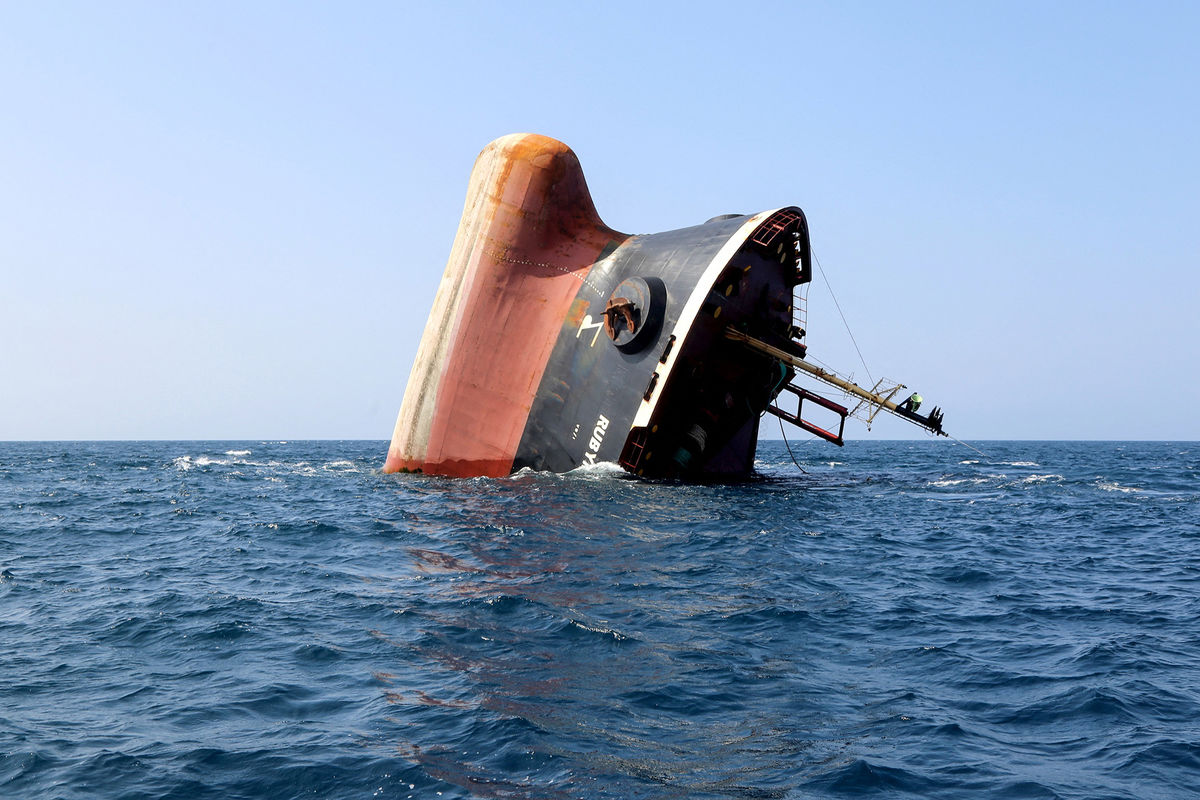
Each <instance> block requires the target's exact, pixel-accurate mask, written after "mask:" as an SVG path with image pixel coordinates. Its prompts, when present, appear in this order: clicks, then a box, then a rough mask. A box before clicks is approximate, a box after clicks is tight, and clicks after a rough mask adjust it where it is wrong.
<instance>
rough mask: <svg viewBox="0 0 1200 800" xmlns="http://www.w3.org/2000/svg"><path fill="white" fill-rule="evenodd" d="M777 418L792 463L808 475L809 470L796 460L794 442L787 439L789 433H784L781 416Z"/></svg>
mask: <svg viewBox="0 0 1200 800" xmlns="http://www.w3.org/2000/svg"><path fill="white" fill-rule="evenodd" d="M775 419H776V421H778V422H779V435H780V436H782V437H783V444H784V446H785V447H787V451H788V455H789V456H791V457H792V463H793V464H795V465H796V469H798V470H800V471H801V472H803V473H804V474H805V475H807V474H808V470H806V469H805V468H804V467H802V466H800V462H799V461H797V460H796V455H795V453H793V452H792V444H791V442H789V441H788V440H787V434H786V433H784V431H783V420H782V419H780V418H779V417H776V418H775Z"/></svg>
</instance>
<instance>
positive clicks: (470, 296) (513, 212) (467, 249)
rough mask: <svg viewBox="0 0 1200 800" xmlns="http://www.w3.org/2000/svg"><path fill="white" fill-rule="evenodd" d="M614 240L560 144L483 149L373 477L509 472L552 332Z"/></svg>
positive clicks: (534, 140)
mask: <svg viewBox="0 0 1200 800" xmlns="http://www.w3.org/2000/svg"><path fill="white" fill-rule="evenodd" d="M625 238H627V237H626V236H625V235H624V234H620V233H617V232H616V231H613V230H611V229H609V228H608V227H607V226H605V225H604V223H603V222H601V220H600V218H599V216H598V215H597V214H596V209H595V206H594V205H593V204H592V199H591V195H590V194H589V192H588V189H587V184H586V182H585V181H584V177H583V171H582V170H581V168H580V166H579V161H578V160H577V159H576V157H575V154H574V153H572V152H571V150H570V149H569V148H567V146H566V145H564V144H562V143H561V142H557V141H555V140H553V139H549V138H547V137H544V136H536V135H531V134H517V135H512V136H506V137H504V138H502V139H499V140H497V141H495V142H493V143H492V144H490V145H489V146H488V147H487V148H486V149H484V151H483V152H482V153H481V154H480V155H479V158H478V159H477V160H476V162H475V167H474V170H473V171H472V174H471V181H470V188H469V190H468V194H467V202H466V206H465V208H464V210H463V217H462V221H461V223H460V225H459V229H458V234H457V237H456V239H455V242H454V247H453V250H452V251H451V256H450V260H449V263H448V264H447V266H446V271H445V274H444V276H443V278H442V282H441V285H440V287H439V289H438V295H437V298H436V300H435V301H434V309H433V312H432V313H431V314H430V318H429V321H428V323H427V326H426V330H425V334H424V336H423V338H422V341H421V345H420V349H419V351H418V354H417V358H416V361H415V363H414V365H413V370H412V374H411V375H410V377H409V383H408V388H407V390H406V392H405V396H404V401H403V403H402V405H401V409H400V415H399V418H398V419H397V423H396V429H395V432H394V434H393V437H392V444H391V447H390V448H389V451H388V457H387V462H386V464H385V466H384V471H385V472H398V471H420V472H431V473H436V474H441V475H453V476H480V475H488V476H500V475H507V474H509V473H510V472H511V471H512V466H513V460H514V458H515V456H516V453H517V446H518V443H519V442H520V439H521V435H522V433H523V431H524V429H525V424H526V421H527V418H528V416H529V410H530V408H531V406H532V404H533V400H534V396H535V393H536V391H537V389H538V386H539V384H540V382H541V380H542V376H543V373H544V371H545V368H546V363H547V361H548V359H549V356H550V351H551V349H552V348H553V346H554V339H555V334H556V332H557V330H558V328H559V326H560V325H561V323H562V320H563V318H564V317H565V316H566V315H567V312H568V311H569V309H570V306H571V302H572V300H573V299H574V297H575V295H576V294H577V292H578V290H579V287H580V284H581V283H582V282H583V281H584V280H585V279H586V276H587V273H588V271H589V270H590V269H591V267H592V265H593V264H594V263H595V262H596V260H597V259H598V258H599V256H600V254H601V253H602V252H603V251H604V250H605V248H610V249H611V248H612V247H615V246H616V245H617V244H619V243H620V242H621V241H622V240H624V239H625Z"/></svg>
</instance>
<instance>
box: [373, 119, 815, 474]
mask: <svg viewBox="0 0 1200 800" xmlns="http://www.w3.org/2000/svg"><path fill="white" fill-rule="evenodd" d="M785 232H786V235H783V236H782V238H783V239H786V240H787V242H788V243H790V245H791V246H792V247H793V249H792V250H788V251H785V250H784V248H783V245H782V244H780V243H779V242H776V241H774V239H775V237H777V236H779V235H780V234H785ZM792 235H794V237H795V238H794V239H792V238H789V237H790V236H792ZM768 244H769V245H770V246H769V247H767V245H768ZM807 254H808V233H807V226H806V224H805V223H804V218H803V213H802V212H800V210H799V209H796V208H788V209H779V210H776V211H768V212H762V213H760V214H755V215H752V216H743V215H736V214H734V215H725V216H722V217H717V218H714V219H712V220H709V221H708V222H706V223H704V224H702V225H696V226H693V227H690V228H682V229H679V230H675V231H667V232H664V233H656V234H646V235H639V236H627V235H625V234H620V233H617V232H615V231H613V230H612V229H610V228H608V227H607V226H605V225H604V223H603V222H601V221H600V218H599V217H598V216H597V214H596V211H595V208H594V206H593V204H592V201H591V198H590V196H589V195H588V191H587V186H586V184H585V182H584V180H583V174H582V172H581V170H580V168H579V163H578V161H577V160H576V159H575V156H574V154H572V153H571V151H570V150H569V149H568V148H567V147H566V146H565V145H563V144H562V143H560V142H556V141H554V140H552V139H547V138H545V137H542V136H534V135H530V134H520V135H515V136H507V137H504V138H503V139H500V140H497V141H496V142H493V143H492V144H491V145H489V146H488V147H487V148H485V149H484V151H483V153H482V154H481V155H480V157H479V159H478V160H477V161H476V164H475V169H474V171H473V172H472V176H471V183H470V187H469V190H468V194H467V202H466V206H465V208H464V211H463V217H462V221H461V223H460V225H459V230H458V235H457V237H456V238H455V242H454V247H453V250H452V252H451V255H450V260H449V262H448V263H447V266H446V272H445V274H444V276H443V278H442V284H441V286H440V288H439V290H438V295H437V298H436V300H435V303H434V308H433V311H432V313H431V314H430V317H429V321H428V323H427V325H426V329H425V334H424V336H423V338H422V341H421V345H420V349H419V351H418V354H417V359H416V362H415V363H414V365H413V370H412V374H411V376H410V378H409V383H408V388H407V390H406V391H405V395H404V401H403V403H402V405H401V409H400V414H399V417H398V419H397V422H396V429H395V432H394V434H393V437H392V444H391V448H390V450H389V452H388V459H387V463H386V465H385V471H387V472H396V471H400V470H409V471H417V470H419V471H422V472H430V473H436V474H442V475H452V476H501V475H506V474H509V473H510V472H512V471H514V470H516V469H520V468H523V467H532V468H533V469H538V470H551V471H559V472H561V471H566V470H570V469H573V468H575V467H578V466H581V465H586V464H594V463H597V462H600V461H610V462H620V463H621V464H622V465H623V466H625V467H626V468H627V469H630V470H631V471H634V472H637V473H638V474H646V475H653V476H674V475H684V476H700V475H703V474H707V475H736V474H744V473H747V472H749V471H750V470H751V469H752V466H753V457H754V449H755V440H756V433H757V429H758V417H759V415H761V414H762V412H763V410H764V409H765V408H766V407H767V406H768V404H769V403H770V401H771V399H772V398H773V397H774V395H775V393H777V391H778V386H779V382H780V378H781V372H780V366H779V363H778V361H777V360H775V359H773V358H770V357H767V356H763V355H761V354H757V353H754V352H751V351H747V350H745V349H744V348H740V347H736V346H734V345H733V344H732V343H731V342H729V340H727V339H726V338H725V337H723V336H722V335H721V333H722V331H723V330H724V329H725V328H726V327H727V326H731V325H732V326H737V327H738V329H739V330H744V331H747V332H749V333H753V334H754V335H755V336H758V337H760V338H761V339H762V340H764V341H769V342H773V343H776V344H777V345H780V346H786V345H788V344H789V343H790V336H791V330H792V329H791V321H792V319H791V289H792V287H793V286H794V285H795V284H796V283H797V281H799V280H807V277H806V275H805V273H806V272H807V261H808V255H807ZM801 262H804V263H803V264H801ZM735 289H736V292H735ZM713 304H715V305H713ZM710 306H712V307H711V308H710ZM614 307H616V308H620V309H623V311H622V314H626V313H627V314H628V315H629V316H628V317H624V316H623V317H622V318H621V322H622V323H623V324H622V325H620V326H618V325H614V324H612V323H611V322H609V321H610V319H611V317H609V316H606V313H605V312H606V310H608V309H612V308H614ZM643 321H644V322H645V324H642V323H643ZM606 322H607V323H609V324H608V328H609V330H608V331H607V332H606V331H605V327H606ZM656 454H657V458H656V457H655V456H656Z"/></svg>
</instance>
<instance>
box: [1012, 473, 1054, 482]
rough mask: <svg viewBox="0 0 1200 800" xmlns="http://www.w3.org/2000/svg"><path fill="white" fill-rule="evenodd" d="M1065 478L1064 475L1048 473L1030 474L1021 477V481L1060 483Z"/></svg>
mask: <svg viewBox="0 0 1200 800" xmlns="http://www.w3.org/2000/svg"><path fill="white" fill-rule="evenodd" d="M1062 479H1063V476H1062V475H1055V474H1053V473H1048V474H1046V475H1030V476H1028V477H1026V478H1022V479H1021V483H1058V482H1059V481H1061V480H1062Z"/></svg>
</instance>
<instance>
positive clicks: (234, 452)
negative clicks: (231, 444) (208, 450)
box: [225, 450, 250, 456]
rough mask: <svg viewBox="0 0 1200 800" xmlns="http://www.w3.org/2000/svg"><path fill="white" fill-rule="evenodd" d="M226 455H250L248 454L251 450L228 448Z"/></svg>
mask: <svg viewBox="0 0 1200 800" xmlns="http://www.w3.org/2000/svg"><path fill="white" fill-rule="evenodd" d="M225 455H227V456H248V455H250V451H249V450H226V451H225Z"/></svg>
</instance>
